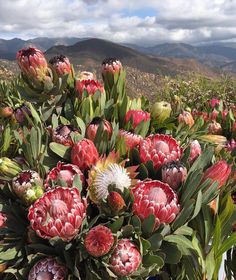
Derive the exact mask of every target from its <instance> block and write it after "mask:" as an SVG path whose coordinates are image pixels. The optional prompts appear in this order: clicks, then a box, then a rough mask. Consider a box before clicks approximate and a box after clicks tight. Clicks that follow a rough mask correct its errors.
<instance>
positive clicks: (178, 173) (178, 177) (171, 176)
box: [162, 161, 187, 190]
mask: <svg viewBox="0 0 236 280" xmlns="http://www.w3.org/2000/svg"><path fill="white" fill-rule="evenodd" d="M186 177H187V169H186V167H185V166H184V165H183V163H181V162H180V161H171V162H169V163H167V164H165V165H163V166H162V181H163V182H164V183H167V184H168V185H169V186H170V187H171V188H172V189H174V190H175V189H177V188H178V187H179V186H180V184H181V183H183V182H184V181H185V179H186Z"/></svg>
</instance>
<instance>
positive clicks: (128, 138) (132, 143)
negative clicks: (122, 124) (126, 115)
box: [118, 129, 143, 151]
mask: <svg viewBox="0 0 236 280" xmlns="http://www.w3.org/2000/svg"><path fill="white" fill-rule="evenodd" d="M118 137H119V138H121V139H124V141H125V146H126V150H127V151H128V150H132V149H133V148H134V147H137V146H138V145H139V143H140V141H141V140H142V139H143V137H142V136H140V135H138V134H134V133H132V132H129V131H126V130H123V129H120V130H119V133H118Z"/></svg>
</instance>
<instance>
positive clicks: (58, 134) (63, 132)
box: [51, 124, 78, 146]
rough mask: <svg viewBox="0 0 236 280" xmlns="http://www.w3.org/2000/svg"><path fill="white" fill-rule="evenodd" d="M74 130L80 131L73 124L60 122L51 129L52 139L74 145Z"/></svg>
mask: <svg viewBox="0 0 236 280" xmlns="http://www.w3.org/2000/svg"><path fill="white" fill-rule="evenodd" d="M72 132H73V133H78V129H76V128H74V127H73V126H72V125H63V124H60V125H59V126H58V127H56V128H55V129H52V130H51V133H52V141H54V142H56V143H59V144H62V145H65V146H72V145H73V144H74V143H73V141H72V139H71V133H72Z"/></svg>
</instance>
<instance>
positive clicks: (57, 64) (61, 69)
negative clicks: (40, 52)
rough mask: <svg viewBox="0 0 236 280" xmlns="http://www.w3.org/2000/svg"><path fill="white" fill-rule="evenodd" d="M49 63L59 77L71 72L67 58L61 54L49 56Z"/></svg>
mask: <svg viewBox="0 0 236 280" xmlns="http://www.w3.org/2000/svg"><path fill="white" fill-rule="evenodd" d="M49 63H50V64H51V65H52V66H53V68H54V69H55V71H56V72H57V75H58V76H59V77H62V76H63V75H66V74H72V67H71V64H70V61H69V58H68V57H66V56H64V55H62V54H61V55H57V56H54V57H53V58H51V59H50V60H49Z"/></svg>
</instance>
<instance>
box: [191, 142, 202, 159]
mask: <svg viewBox="0 0 236 280" xmlns="http://www.w3.org/2000/svg"><path fill="white" fill-rule="evenodd" d="M201 153H202V148H201V145H200V144H199V142H198V140H193V141H192V142H191V144H190V155H189V161H190V162H192V161H194V160H195V159H196V158H197V157H198V156H199V155H201Z"/></svg>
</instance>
